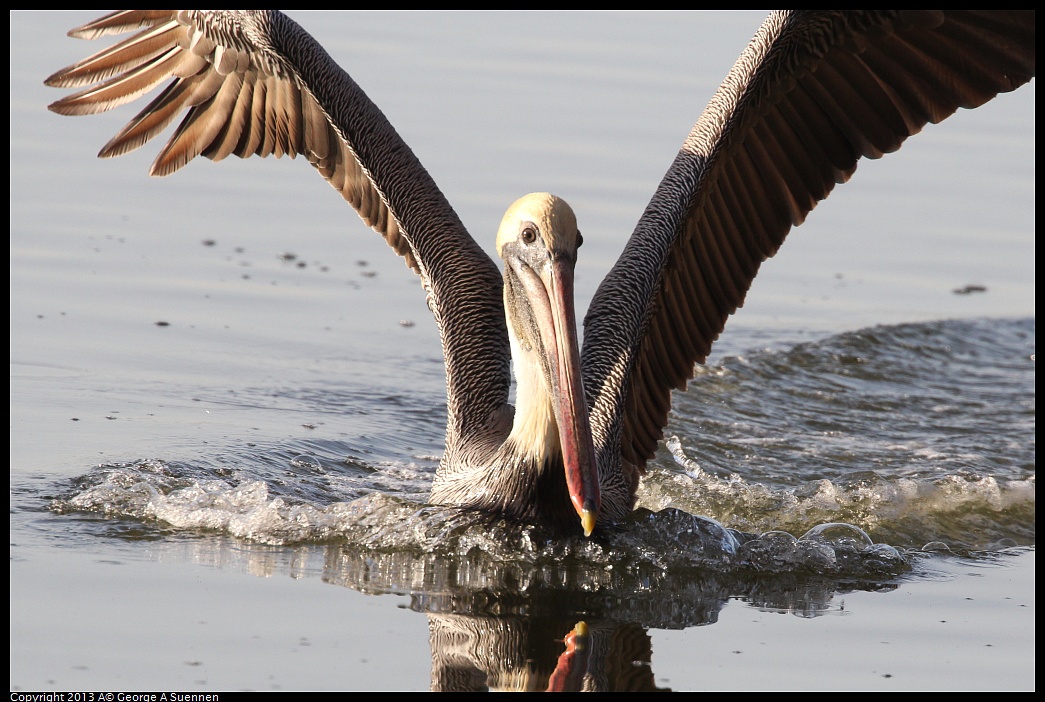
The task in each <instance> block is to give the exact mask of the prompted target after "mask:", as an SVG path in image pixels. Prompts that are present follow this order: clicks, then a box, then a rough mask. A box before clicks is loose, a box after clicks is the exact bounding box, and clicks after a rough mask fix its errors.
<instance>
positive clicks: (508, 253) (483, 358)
mask: <svg viewBox="0 0 1045 702" xmlns="http://www.w3.org/2000/svg"><path fill="white" fill-rule="evenodd" d="M132 31H133V32H137V33H136V34H134V35H133V36H131V37H129V38H127V39H125V40H123V41H121V42H120V43H117V44H115V45H114V46H111V47H109V48H106V49H103V50H101V51H100V52H98V53H96V54H94V55H93V56H91V57H89V58H86V59H84V60H83V61H80V62H78V63H76V64H74V65H72V66H69V67H67V68H65V69H63V70H61V71H58V72H57V73H55V74H53V75H52V76H51V77H50V78H48V79H47V81H46V82H47V84H48V85H51V86H55V87H66V88H68V87H74V88H81V89H80V90H79V92H76V93H75V94H72V95H69V96H67V97H64V98H62V99H60V100H58V101H57V102H55V103H53V104H52V105H51V106H50V109H51V110H52V111H54V112H57V113H59V114H64V115H82V114H91V113H95V112H102V111H105V110H109V109H112V108H114V107H116V106H118V105H121V104H123V103H126V102H130V101H132V100H135V99H137V98H138V97H140V96H142V95H144V94H145V93H147V92H149V91H151V90H152V89H153V88H155V87H157V86H159V85H161V84H163V83H164V82H167V81H170V82H169V83H168V84H167V85H166V87H165V88H164V89H163V90H162V91H161V92H160V93H159V94H158V95H157V96H156V97H155V98H154V99H153V100H152V101H151V102H150V103H149V104H148V105H147V106H146V107H145V108H144V109H143V110H142V111H141V112H140V113H139V114H138V115H137V116H136V117H134V118H133V119H132V120H131V121H130V122H129V123H128V124H127V125H126V126H125V127H124V128H123V129H122V130H120V132H118V133H117V134H116V136H115V137H113V139H112V140H111V141H110V142H109V143H108V144H106V145H105V147H103V149H102V151H101V153H100V154H99V155H100V156H102V157H111V156H118V155H120V154H123V153H126V152H128V151H131V150H134V149H136V148H138V147H140V146H142V145H143V144H145V143H146V142H147V141H149V140H150V139H152V138H154V137H155V136H156V135H158V134H159V133H160V132H162V131H163V130H164V129H165V128H166V127H167V126H168V125H169V124H170V123H171V122H173V121H174V120H175V119H177V118H178V117H180V116H182V115H183V114H184V118H183V119H182V121H181V123H180V125H179V126H178V127H177V129H176V130H175V132H174V134H173V136H172V137H171V138H170V139H169V141H168V142H167V144H166V145H165V146H164V147H163V149H162V150H161V151H160V153H159V155H158V156H157V158H156V161H155V162H154V164H153V166H152V170H151V174H152V175H169V174H171V173H173V172H174V171H176V170H178V169H179V168H181V167H182V166H184V165H185V164H186V163H188V162H189V161H190V160H192V159H193V158H195V157H196V156H199V155H203V156H206V157H208V158H210V159H212V160H215V161H217V160H221V159H222V158H225V157H226V156H229V155H232V154H235V155H236V156H240V157H242V158H246V157H249V156H252V155H257V156H269V155H275V156H277V157H278V156H281V155H284V154H287V155H290V156H291V157H293V156H296V155H299V154H300V155H303V156H304V157H305V158H307V159H308V161H309V162H310V163H311V164H312V165H313V166H314V167H315V168H316V170H317V171H319V173H320V175H322V176H323V178H325V179H326V180H327V181H328V182H329V183H330V185H332V186H333V187H334V189H335V190H336V191H338V192H339V193H340V194H341V195H342V197H343V198H344V199H345V200H347V201H348V202H349V203H350V204H351V205H352V206H353V207H354V208H355V210H356V211H357V212H358V213H359V215H360V216H361V217H362V218H363V220H364V221H365V222H366V223H367V224H368V225H369V226H371V227H372V228H373V229H375V230H376V231H377V232H379V233H380V234H381V235H382V236H384V238H385V239H386V240H387V242H388V243H389V245H390V246H391V247H392V248H393V250H394V251H395V252H396V253H397V254H399V255H400V256H402V257H403V258H404V259H405V261H406V263H407V265H408V266H409V267H410V268H412V269H413V270H414V271H415V272H416V273H417V274H418V275H419V276H420V279H421V283H422V285H423V287H424V289H425V292H426V294H427V299H428V304H429V307H430V309H431V310H432V313H433V315H434V317H435V320H436V324H437V325H438V328H439V332H440V338H441V340H442V346H443V355H444V360H445V367H446V385H447V427H446V444H445V452H444V455H443V458H442V460H441V461H440V465H439V469H438V471H437V474H436V478H435V482H434V484H433V487H432V495H431V501H432V502H433V503H435V504H440V505H448V506H454V507H461V508H466V509H475V510H482V511H486V512H492V513H498V514H503V515H506V516H509V517H511V518H515V519H519V520H525V521H529V522H534V523H539V524H543V525H546V526H548V527H549V528H551V529H554V530H555V531H557V532H560V533H571V532H578V531H583V533H584V534H585V535H590V534H591V533H592V532H593V531H594V530H595V529H596V527H597V526H598V527H599V528H605V527H606V526H608V525H612V524H615V523H617V522H619V521H620V520H622V519H623V518H624V517H625V516H626V515H627V514H628V513H629V512H630V511H631V510H632V509H633V506H634V495H635V490H636V487H637V485H638V481H639V478H640V475H641V473H642V472H643V470H644V466H645V464H646V462H647V461H648V460H649V459H650V458H652V456H653V454H654V451H655V449H656V446H657V442H658V441H659V440H660V439H661V438H662V434H663V430H664V427H665V425H666V424H667V416H668V409H669V406H670V402H671V390H672V389H674V388H679V389H683V388H685V385H686V381H687V380H688V379H689V378H690V377H691V376H692V372H693V367H694V364H696V363H701V362H703V361H704V360H705V359H706V357H707V355H708V353H709V352H710V349H711V344H712V343H713V342H714V341H715V339H716V338H717V337H718V335H719V333H720V332H721V331H722V329H723V327H724V325H725V322H726V319H727V318H728V317H729V315H731V314H732V313H733V312H735V311H736V309H737V307H739V306H740V305H741V304H742V303H743V301H744V297H745V295H746V293H747V291H748V289H749V287H750V286H751V282H752V280H753V279H754V278H755V275H756V274H757V272H758V269H759V266H760V265H761V263H762V262H763V261H764V260H766V259H767V258H768V257H770V256H772V255H773V254H774V253H775V252H776V251H777V249H778V248H779V246H780V245H781V244H782V243H783V240H784V238H785V237H786V235H787V234H788V232H789V231H790V229H791V228H792V227H793V226H796V225H798V224H801V223H802V221H803V220H804V219H805V217H806V215H807V214H808V213H809V211H810V210H812V209H813V207H814V206H815V205H816V203H817V202H818V201H820V200H822V199H823V198H825V197H826V196H827V195H828V194H829V193H830V192H831V190H832V189H833V188H834V186H835V184H837V183H843V182H845V181H847V180H848V179H849V177H850V176H851V175H852V174H853V172H854V170H855V169H856V164H857V161H858V160H859V159H860V158H861V157H870V158H878V157H881V156H882V155H883V154H885V153H889V152H892V151H895V150H896V149H898V148H899V147H900V145H901V144H902V143H903V141H904V140H905V139H906V138H907V137H908V136H910V135H912V134H914V133H916V132H918V131H920V130H921V128H922V127H923V126H925V125H926V124H927V123H929V122H933V123H935V122H939V121H941V120H943V119H944V118H946V117H948V116H949V115H951V114H953V113H954V112H955V111H956V110H957V109H958V108H959V107H965V108H975V107H978V106H980V105H982V104H983V103H985V102H987V101H988V100H990V99H992V98H993V97H995V96H996V95H997V94H999V93H1001V92H1006V91H1011V90H1015V89H1016V88H1018V87H1019V86H1021V85H1023V84H1025V83H1027V82H1028V81H1030V80H1031V79H1032V78H1033V76H1034V71H1035V48H1034V47H1035V17H1034V12H1033V11H944V10H920V11H899V10H892V11H841V10H817V11H787V12H777V13H774V14H772V15H770V17H769V18H768V19H766V21H765V22H764V23H763V25H762V26H761V28H760V29H759V30H758V32H757V34H756V35H755V36H754V38H753V39H752V40H751V42H750V44H749V45H748V46H747V48H746V49H745V51H744V52H743V53H742V55H741V56H740V58H739V59H738V61H737V63H736V64H735V65H734V67H733V69H732V70H731V71H730V72H729V74H728V75H727V76H726V79H725V81H724V82H723V83H722V85H721V87H720V88H719V89H718V91H717V92H716V93H715V95H714V97H713V98H712V100H711V102H710V104H709V105H708V107H707V108H706V109H705V110H704V112H703V114H702V115H701V116H700V118H699V119H698V121H697V123H696V125H695V126H694V127H693V130H692V131H691V132H690V134H689V136H688V137H687V138H686V140H685V142H684V143H683V145H682V148H681V149H680V151H679V153H678V155H677V157H676V158H675V160H674V162H673V163H672V164H671V166H670V167H669V169H668V171H667V173H666V174H665V176H664V178H663V180H662V181H661V183H660V185H659V187H658V188H657V190H656V192H655V193H654V195H653V199H652V200H651V202H650V203H649V205H648V206H647V208H646V210H645V212H644V213H643V214H642V216H641V217H640V218H639V221H638V223H637V225H636V227H635V230H634V232H633V233H632V235H631V238H630V239H629V241H628V244H627V246H626V247H625V249H624V252H623V253H622V254H621V257H620V259H619V260H618V261H617V263H616V264H615V265H614V266H613V268H612V270H611V271H610V272H609V274H608V275H607V276H606V278H605V280H604V281H603V282H602V284H601V285H600V286H599V288H598V291H597V292H596V294H595V296H594V298H593V300H592V302H591V305H590V307H589V309H588V311H587V314H586V316H585V318H584V329H585V334H584V346H583V348H581V347H580V345H579V344H578V341H577V331H576V312H575V310H574V304H573V269H574V264H575V263H576V260H577V250H578V247H579V246H580V244H581V241H582V240H581V236H580V232H579V231H578V227H577V218H576V215H575V214H574V212H573V210H572V209H571V208H570V207H569V205H567V204H566V203H565V202H564V201H563V200H561V199H560V198H558V197H555V196H553V195H550V194H547V193H533V194H530V195H527V196H525V197H523V198H521V199H519V200H518V201H517V202H515V203H514V204H513V205H512V206H511V207H510V208H509V209H508V211H507V212H506V214H505V216H504V219H503V220H502V222H501V225H500V228H499V230H498V232H497V252H498V254H499V256H500V257H501V259H502V260H503V264H504V265H503V274H502V273H501V272H500V271H499V269H498V267H497V265H496V264H495V263H494V262H493V261H492V260H491V259H490V258H489V257H488V256H486V255H485V254H484V253H483V251H482V249H481V248H480V247H479V246H478V244H476V242H475V240H474V239H472V237H471V236H470V235H469V234H468V232H467V231H466V230H465V228H464V226H463V225H462V223H461V221H460V219H459V217H458V216H457V214H456V213H455V212H454V210H453V208H452V207H451V206H450V204H449V203H448V202H447V200H446V198H445V197H444V195H443V193H442V192H441V191H440V190H439V188H438V187H437V186H436V184H435V182H434V181H433V180H432V178H431V177H430V176H429V174H428V172H427V171H426V170H425V169H424V167H423V166H422V165H421V164H420V162H419V161H418V159H417V157H416V156H415V155H414V153H413V152H412V151H411V150H410V148H409V147H408V146H407V145H406V144H405V143H404V142H403V140H402V138H401V137H400V136H399V134H398V133H397V132H396V131H395V129H394V128H393V127H392V126H391V124H390V123H389V122H388V120H387V119H386V118H385V116H384V114H382V112H381V111H380V110H379V109H378V108H377V106H376V105H374V103H373V102H372V101H371V100H370V99H369V98H368V97H367V96H366V94H365V93H364V92H363V90H362V89H361V88H360V87H359V86H358V85H357V84H356V83H355V82H354V81H353V80H352V78H351V77H350V76H349V75H348V74H347V73H345V72H344V71H343V70H342V69H341V68H340V67H339V66H338V65H337V64H336V63H335V62H334V61H333V60H332V59H331V58H330V56H329V55H328V54H327V53H326V52H325V51H324V50H323V48H322V47H321V46H320V45H319V44H318V43H317V42H316V41H315V40H314V39H313V38H312V37H311V36H310V35H309V34H308V33H307V32H306V31H305V30H303V29H302V28H301V27H299V26H298V25H297V24H296V23H294V22H293V21H292V20H290V19H289V18H288V17H286V16H285V15H283V14H281V13H279V12H277V11H273V10H243V11H237V10H163V11H161V10H155V11H153V10H148V11H144V10H143V11H139V10H134V11H120V12H115V13H112V14H110V15H107V16H105V17H103V18H101V19H99V20H96V21H94V22H91V23H88V24H86V25H84V26H82V27H79V28H78V29H75V30H73V31H72V32H70V35H71V36H74V37H80V38H88V39H93V38H97V37H100V36H104V35H110V34H122V33H126V32H132ZM513 365H514V371H515V381H516V405H515V406H514V407H513V406H512V405H511V404H509V402H508V399H509V388H510V384H511V374H512V366H513Z"/></svg>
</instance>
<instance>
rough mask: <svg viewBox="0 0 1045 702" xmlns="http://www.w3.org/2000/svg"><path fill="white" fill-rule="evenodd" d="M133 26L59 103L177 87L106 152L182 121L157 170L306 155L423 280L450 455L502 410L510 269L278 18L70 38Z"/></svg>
mask: <svg viewBox="0 0 1045 702" xmlns="http://www.w3.org/2000/svg"><path fill="white" fill-rule="evenodd" d="M134 30H141V31H139V32H138V33H137V34H135V35H134V36H131V37H130V38H128V39H125V40H124V41H121V42H120V43H118V44H115V45H114V46H111V47H109V48H107V49H103V50H102V51H100V52H98V53H96V54H94V55H93V56H91V57H89V58H86V59H84V60H83V61H80V62H79V63H76V64H74V65H72V66H69V67H68V68H65V69H62V70H61V71H58V72H57V73H55V74H54V75H52V76H51V77H50V78H48V79H47V81H46V83H47V84H48V85H51V86H55V87H82V86H88V87H86V88H84V89H83V90H81V91H80V92H77V93H75V94H73V95H70V96H68V97H65V98H62V99H61V100H58V101H57V102H55V103H54V104H52V105H51V106H50V109H51V110H52V111H54V112H57V113H59V114H64V115H84V114H93V113H96V112H103V111H106V110H110V109H112V108H114V107H117V106H118V105H122V104H124V103H126V102H130V101H132V100H135V99H137V98H139V97H141V96H142V95H144V94H145V93H148V92H149V91H151V90H152V89H153V88H156V87H157V86H159V85H161V84H162V83H164V82H166V81H168V80H169V81H170V83H169V84H168V85H167V86H166V87H165V88H164V89H163V90H162V92H160V93H159V95H158V96H157V97H156V98H155V99H154V100H152V102H150V103H149V104H148V105H147V106H146V107H145V108H144V109H143V110H142V111H141V112H140V113H138V115H137V116H136V117H135V118H134V119H132V120H131V121H130V122H129V123H128V124H127V125H126V126H125V127H124V128H123V129H121V130H120V132H119V133H118V134H117V135H116V136H115V137H113V139H112V140H111V141H110V142H109V143H108V144H106V145H105V147H104V148H103V149H102V151H101V153H100V154H99V156H101V157H112V156H119V155H121V154H123V153H126V152H128V151H132V150H134V149H137V148H138V147H140V146H142V145H143V144H145V143H146V142H147V141H149V140H150V139H152V138H153V137H155V136H156V135H157V134H159V133H160V132H162V131H163V130H164V129H165V128H166V127H167V126H168V125H169V124H170V123H171V122H172V121H174V120H175V119H177V118H179V117H181V116H182V115H183V114H184V119H182V121H181V123H180V125H179V126H178V128H177V129H176V130H175V132H174V135H173V136H172V137H171V138H170V140H169V141H168V142H167V144H166V146H164V147H163V149H162V150H161V151H160V154H159V155H158V156H157V158H156V161H155V162H154V163H153V166H152V171H151V173H152V175H161V176H163V175H169V174H171V173H173V172H174V171H176V170H178V169H179V168H181V167H182V166H184V165H185V164H186V163H188V162H189V161H191V160H192V159H193V158H195V157H196V156H198V155H201V154H202V155H203V156H206V157H207V158H210V159H212V160H215V161H218V160H221V159H223V158H225V157H226V156H229V155H230V154H235V155H236V156H239V157H241V158H246V157H248V156H252V155H257V156H262V157H264V156H270V155H274V156H276V157H277V158H278V157H279V156H282V155H284V154H286V155H289V156H291V157H293V156H296V155H298V154H301V155H303V156H305V157H306V158H307V159H308V160H309V162H310V163H311V164H312V165H313V166H314V167H315V168H316V170H318V171H319V173H320V175H322V176H323V177H324V178H325V179H326V180H327V182H329V183H330V184H331V185H332V186H333V187H334V189H335V190H337V191H338V192H339V193H341V195H342V197H344V198H345V200H347V201H348V202H349V203H350V204H351V205H352V206H353V207H354V208H355V209H356V211H357V212H358V213H359V215H360V216H361V217H362V218H363V220H364V221H365V222H366V223H367V224H368V225H370V226H371V227H373V228H374V229H375V230H376V231H378V232H379V233H380V234H381V235H382V236H384V238H385V239H386V240H387V241H388V243H389V244H390V245H391V246H392V248H393V249H394V250H395V251H396V253H398V254H399V255H400V256H403V257H404V258H405V259H406V262H407V264H408V265H409V266H410V267H411V268H412V269H413V270H415V271H416V272H417V273H418V274H419V275H420V277H421V282H422V284H423V285H424V287H425V290H426V292H427V294H428V304H429V307H430V308H431V310H432V312H433V314H434V315H435V318H436V322H437V324H438V325H439V330H440V335H441V337H442V340H443V353H444V357H445V361H446V372H447V400H448V425H447V445H448V448H449V447H450V446H452V445H456V442H458V441H460V440H462V439H467V438H468V437H469V434H471V433H473V432H475V431H480V430H481V429H482V428H483V427H484V426H485V425H486V424H487V419H488V417H489V416H490V415H491V414H492V413H494V412H499V411H502V408H503V406H504V404H505V403H506V402H507V399H508V386H509V380H510V375H509V374H510V367H509V360H510V351H509V345H508V336H507V330H506V328H505V322H504V312H503V307H502V305H503V303H502V301H501V292H500V291H501V278H500V273H499V272H498V270H497V266H496V265H494V263H493V261H491V260H490V258H489V257H488V256H487V255H486V254H485V253H484V252H483V251H482V249H481V248H480V247H479V246H478V245H477V244H476V243H475V241H474V240H473V239H472V237H471V236H469V234H468V232H467V231H466V230H465V228H464V225H463V224H462V223H461V221H460V219H459V218H458V216H457V214H456V213H455V212H454V211H453V209H452V208H451V207H450V205H449V203H448V202H447V201H446V198H445V197H444V196H443V194H442V192H440V190H439V188H438V187H437V186H436V184H435V182H434V181H433V180H432V178H431V176H429V174H428V172H427V171H426V170H425V169H424V168H423V167H422V166H421V164H420V162H419V161H418V160H417V158H416V156H415V155H414V153H413V152H412V151H411V150H410V148H409V147H408V146H407V145H406V144H405V143H404V142H403V140H402V138H401V137H400V136H399V134H398V133H397V132H396V131H395V129H394V128H393V127H392V125H391V124H389V122H388V120H387V119H386V118H385V116H384V115H383V114H382V113H381V111H380V110H379V109H378V108H377V106H376V105H374V103H373V102H372V101H371V100H370V99H369V98H368V97H367V96H366V94H365V93H364V92H363V91H362V89H361V88H360V87H359V86H358V85H356V83H355V81H353V80H352V78H351V77H349V75H348V74H347V73H345V72H344V71H343V70H341V68H340V67H338V65H337V64H336V63H335V62H334V61H333V60H332V59H331V58H330V56H329V55H328V54H327V53H326V51H324V50H323V48H322V47H321V46H320V45H319V44H318V43H317V42H316V41H315V40H314V39H313V38H312V37H311V36H310V35H309V34H308V33H307V32H305V31H304V30H303V29H302V28H301V27H300V26H298V25H297V24H296V23H295V22H293V21H292V20H290V19H289V18H288V17H286V16H285V15H283V14H281V13H279V12H276V11H271V10H243V11H236V10H166V11H160V10H156V11H151V10H124V11H120V12H114V13H112V14H110V15H107V16H105V17H103V18H101V19H99V20H96V21H94V22H91V23H89V24H86V25H84V26H82V27H79V28H77V29H74V30H73V31H71V32H70V35H71V36H74V37H79V38H84V39H94V38H97V37H101V36H105V35H110V34H122V33H126V32H131V31H134ZM464 369H467V371H468V372H467V373H465V372H464Z"/></svg>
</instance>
